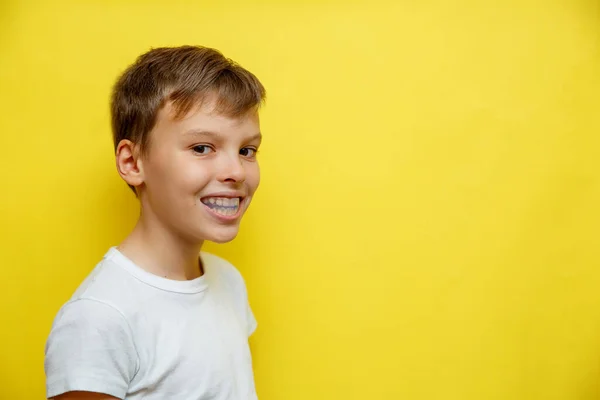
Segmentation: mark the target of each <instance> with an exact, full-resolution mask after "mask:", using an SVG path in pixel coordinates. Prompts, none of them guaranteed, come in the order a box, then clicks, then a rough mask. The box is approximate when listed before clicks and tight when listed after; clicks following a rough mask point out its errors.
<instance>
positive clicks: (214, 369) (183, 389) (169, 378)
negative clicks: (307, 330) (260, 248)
mask: <svg viewBox="0 0 600 400" xmlns="http://www.w3.org/2000/svg"><path fill="white" fill-rule="evenodd" d="M200 258H201V259H202V264H203V266H204V275H203V276H201V277H199V278H197V279H194V280H190V281H173V280H168V279H165V278H162V277H160V276H157V275H153V274H151V273H149V272H146V271H145V270H143V269H141V268H140V267H139V266H137V265H136V264H134V263H133V262H132V261H131V260H130V259H128V258H127V257H125V255H123V254H122V253H120V252H119V251H118V250H117V249H116V248H115V247H113V248H111V249H110V250H109V251H108V252H107V253H106V255H105V256H104V258H103V259H102V261H101V262H100V263H98V265H97V266H96V268H95V269H94V270H93V271H92V273H91V274H90V275H89V276H88V277H87V278H86V280H85V281H84V282H83V283H82V284H81V286H80V287H79V288H78V289H77V291H76V292H75V293H74V295H73V297H72V298H71V299H70V300H69V301H68V302H67V303H66V304H65V305H64V306H63V307H62V308H61V309H60V311H59V312H58V315H57V316H56V319H55V320H54V323H53V325H52V330H51V332H50V335H49V337H48V341H47V343H46V358H45V370H46V395H47V396H48V397H53V396H57V395H59V394H62V393H65V392H68V391H76V390H81V391H91V392H101V393H106V394H109V395H111V396H115V397H117V398H120V399H128V400H138V399H144V400H170V399H177V400H209V399H210V400H256V399H257V396H256V390H255V387H254V376H253V371H252V359H251V354H250V349H249V346H248V336H250V335H251V334H252V333H253V332H254V330H255V329H256V325H257V324H256V320H255V319H254V315H253V313H252V310H251V309H250V305H249V303H248V299H247V294H246V285H245V283H244V280H243V278H242V276H241V275H240V273H239V272H238V270H237V269H236V268H235V267H234V266H232V265H231V264H229V263H228V262H227V261H225V260H223V259H221V258H219V257H217V256H215V255H212V254H208V253H205V252H201V253H200Z"/></svg>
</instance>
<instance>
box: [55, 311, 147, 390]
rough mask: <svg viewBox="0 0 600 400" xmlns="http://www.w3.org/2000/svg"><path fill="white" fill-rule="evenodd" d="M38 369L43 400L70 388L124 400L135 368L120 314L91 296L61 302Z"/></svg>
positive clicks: (127, 330)
mask: <svg viewBox="0 0 600 400" xmlns="http://www.w3.org/2000/svg"><path fill="white" fill-rule="evenodd" d="M44 368H45V372H46V395H47V397H48V398H51V397H54V396H58V395H60V394H62V393H66V392H70V391H87V392H98V393H105V394H108V395H110V396H114V397H117V398H120V399H123V398H125V395H126V393H127V388H128V387H129V383H130V382H131V380H132V379H133V377H134V375H135V373H136V371H137V368H138V357H137V351H136V349H135V345H134V342H133V338H132V335H131V331H130V328H129V325H128V323H127V321H126V320H125V317H124V316H123V315H122V314H121V313H120V312H119V311H118V310H117V309H115V308H114V307H112V306H110V305H108V304H106V303H103V302H100V301H96V300H92V299H79V300H75V301H72V302H69V303H67V304H66V305H65V306H63V308H62V309H61V310H60V311H59V313H58V315H57V316H56V319H55V320H54V324H53V325H52V330H51V332H50V335H49V337H48V341H47V342H46V354H45V362H44Z"/></svg>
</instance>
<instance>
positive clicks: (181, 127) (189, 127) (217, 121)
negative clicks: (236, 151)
mask: <svg viewBox="0 0 600 400" xmlns="http://www.w3.org/2000/svg"><path fill="white" fill-rule="evenodd" d="M259 124H260V123H259V117H258V112H257V110H250V111H249V112H247V113H245V114H242V115H239V116H228V115H224V114H222V113H219V112H218V111H217V110H216V102H215V101H214V100H213V101H207V102H204V103H202V104H198V105H196V106H194V107H192V108H191V109H190V111H189V112H188V113H187V114H185V115H184V116H182V117H180V118H177V117H176V109H175V107H174V106H173V104H171V103H167V104H166V105H165V106H164V107H163V108H162V109H161V110H160V111H159V113H158V115H157V120H156V124H155V127H154V131H155V134H156V135H157V136H160V135H165V134H169V136H172V135H174V134H175V135H176V136H180V135H185V134H186V133H187V132H191V131H208V132H215V133H218V134H222V135H228V134H229V135H230V134H234V135H240V136H246V135H255V134H257V133H258V132H259V131H260V128H259Z"/></svg>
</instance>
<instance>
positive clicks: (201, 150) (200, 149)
mask: <svg viewBox="0 0 600 400" xmlns="http://www.w3.org/2000/svg"><path fill="white" fill-rule="evenodd" d="M192 150H194V153H196V154H208V153H210V152H211V151H212V149H211V148H210V146H207V145H205V144H199V145H197V146H194V147H193V148H192Z"/></svg>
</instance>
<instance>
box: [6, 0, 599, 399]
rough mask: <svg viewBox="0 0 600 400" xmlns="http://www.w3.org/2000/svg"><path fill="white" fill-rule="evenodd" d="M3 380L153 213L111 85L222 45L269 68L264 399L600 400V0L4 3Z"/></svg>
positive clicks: (249, 240) (260, 226)
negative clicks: (179, 50)
mask: <svg viewBox="0 0 600 400" xmlns="http://www.w3.org/2000/svg"><path fill="white" fill-rule="evenodd" d="M0 4H1V5H0V111H1V115H2V116H1V117H0V151H1V154H0V163H1V164H0V165H1V169H0V183H1V185H2V186H1V187H2V192H1V193H2V195H1V196H0V218H1V220H0V226H1V227H0V240H1V243H2V244H1V252H0V282H1V283H0V304H1V314H0V321H1V324H2V326H1V328H0V398H2V399H40V398H43V397H44V383H45V382H44V373H43V356H44V344H45V340H46V336H47V334H48V332H49V329H50V324H51V322H52V319H53V318H54V315H55V313H56V312H57V310H58V308H59V307H60V305H61V304H62V303H63V302H64V301H66V300H67V299H68V297H69V296H70V295H71V293H72V292H73V290H74V289H75V288H76V286H77V285H78V283H79V282H80V281H81V280H82V279H83V278H84V276H85V275H86V274H87V273H88V272H89V271H90V269H91V268H92V267H93V266H94V265H95V263H96V262H97V261H98V260H99V258H100V257H101V256H102V255H103V254H104V252H105V251H106V250H107V248H108V247H109V246H111V245H114V244H117V243H118V241H119V240H120V239H121V238H123V237H124V235H126V233H127V232H128V230H129V229H130V228H131V227H132V225H133V223H134V222H135V218H136V216H137V204H136V200H135V198H134V197H133V195H132V194H131V193H130V192H129V189H128V188H127V187H126V185H125V184H124V183H123V182H121V181H120V179H119V178H118V176H117V174H116V172H115V168H114V162H113V155H112V148H111V141H110V131H109V123H108V97H109V91H110V86H111V85H112V83H113V81H114V79H115V78H116V76H117V74H118V73H119V72H121V71H122V70H123V69H124V68H125V67H126V66H127V65H128V64H129V63H130V62H132V61H133V59H134V58H135V57H136V56H137V55H138V54H140V53H141V52H144V51H146V50H148V49H149V48H150V47H155V46H161V45H178V44H186V43H190V44H203V45H208V46H212V47H217V48H219V49H220V50H222V51H223V52H224V53H225V54H226V55H227V56H229V57H231V58H233V59H234V60H237V61H239V62H240V63H241V64H242V65H244V66H245V67H247V68H249V69H250V70H251V71H253V72H254V73H256V74H257V75H258V76H259V77H260V79H261V80H262V81H263V82H264V84H265V86H266V87H267V90H268V96H269V100H268V102H267V106H266V108H265V109H264V112H263V114H262V123H263V132H264V136H265V142H264V147H263V148H262V154H261V166H262V172H263V175H262V177H263V181H262V186H261V189H259V193H258V195H257V197H256V199H255V203H254V204H253V207H251V210H250V212H249V214H248V216H247V218H246V220H245V221H244V223H243V227H242V230H241V233H240V236H239V237H238V239H236V240H235V241H234V242H232V243H230V244H227V245H222V246H215V245H209V246H207V248H206V249H207V250H210V251H213V252H216V253H217V254H220V255H223V256H225V257H227V258H228V259H230V260H231V261H232V262H234V263H235V264H236V265H237V266H238V268H239V269H240V270H241V271H242V273H243V274H244V276H245V278H246V281H247V285H248V288H249V292H250V301H251V304H252V306H253V308H254V311H255V314H256V316H257V318H258V320H259V329H258V331H257V332H256V334H255V336H253V337H252V341H251V343H252V348H253V352H254V362H255V373H256V383H257V389H258V393H259V397H260V399H261V400H300V399H302V400H305V399H311V400H312V399H314V400H321V399H323V400H329V399H344V400H350V399H356V400H358V399H361V400H363V399H369V400H371V399H376V400H379V399H382V400H388V399H410V400H434V399H444V400H494V399H498V400H537V399H539V400H542V399H543V400H549V399H561V400H571V399H581V400H587V399H589V400H591V399H598V398H600V243H599V242H600V240H599V235H598V230H599V226H600V211H599V209H600V162H599V157H600V140H599V133H600V115H599V114H600V107H599V106H600V103H599V101H598V100H599V97H600V95H599V93H600V28H599V26H600V9H599V3H598V2H597V1H577V0H564V1H558V0H556V1H553V0H549V1H543V2H534V1H530V0H521V1H518V0H511V1H509V0H506V1H497V2H495V1H485V0H480V1H464V0H462V1H450V0H448V1H435V0H431V1H409V0H404V1H397V2H383V1H379V0H371V1H344V2H342V1H339V2H334V1H325V2H319V1H309V2H301V1H297V2H275V1H244V2H241V1H240V2H229V1H227V2H202V1H189V2H181V1H174V2H167V1H164V2H158V1H141V0H140V1H131V0H130V1H99V0H97V1H77V2H75V1H73V2H64V1H50V2H41V1H40V2H34V1H7V0H4V1H3V2H1V3H0Z"/></svg>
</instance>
